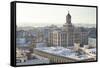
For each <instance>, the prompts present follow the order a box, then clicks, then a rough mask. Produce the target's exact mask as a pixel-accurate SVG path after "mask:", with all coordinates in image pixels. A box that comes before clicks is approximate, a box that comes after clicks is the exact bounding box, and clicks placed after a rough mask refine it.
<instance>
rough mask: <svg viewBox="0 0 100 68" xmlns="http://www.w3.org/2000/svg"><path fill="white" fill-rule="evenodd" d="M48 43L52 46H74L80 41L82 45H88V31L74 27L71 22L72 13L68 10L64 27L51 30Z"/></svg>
mask: <svg viewBox="0 0 100 68" xmlns="http://www.w3.org/2000/svg"><path fill="white" fill-rule="evenodd" d="M48 43H49V45H50V46H63V47H72V46H74V43H79V44H80V45H81V46H83V45H87V44H88V32H86V31H82V29H80V28H76V27H74V26H73V24H72V22H71V15H70V13H69V12H68V14H67V16H66V23H65V24H64V25H63V27H62V28H61V29H59V28H58V29H55V30H53V31H51V32H49V38H48Z"/></svg>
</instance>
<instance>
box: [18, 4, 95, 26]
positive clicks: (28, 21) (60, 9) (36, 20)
mask: <svg viewBox="0 0 100 68" xmlns="http://www.w3.org/2000/svg"><path fill="white" fill-rule="evenodd" d="M40 11H41V12H40ZM68 11H69V13H70V14H71V16H72V23H73V24H87V23H88V24H96V8H93V7H92V8H91V7H76V6H75V7H74V6H56V5H55V6H52V5H39V4H38V5H36V4H32V5H30V4H20V3H18V4H17V25H18V26H48V25H51V24H54V25H57V26H60V25H61V26H62V24H64V23H65V22H66V15H67V13H68Z"/></svg>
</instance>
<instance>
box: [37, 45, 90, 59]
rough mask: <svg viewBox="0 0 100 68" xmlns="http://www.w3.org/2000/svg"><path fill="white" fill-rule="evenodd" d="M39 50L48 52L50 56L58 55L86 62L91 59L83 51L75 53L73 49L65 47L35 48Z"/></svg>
mask: <svg viewBox="0 0 100 68" xmlns="http://www.w3.org/2000/svg"><path fill="white" fill-rule="evenodd" d="M35 49H37V50H40V51H43V52H47V53H50V54H54V55H58V56H63V57H68V58H72V59H76V60H84V59H88V58H91V56H89V55H87V54H85V53H83V52H81V51H79V52H78V51H74V50H71V49H67V48H64V47H42V48H35Z"/></svg>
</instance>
